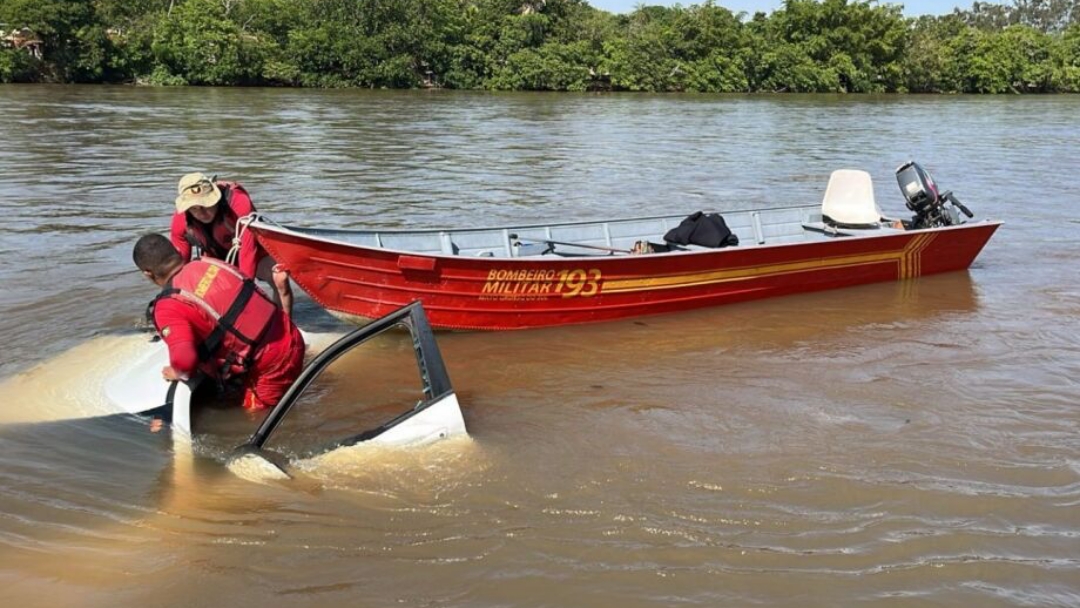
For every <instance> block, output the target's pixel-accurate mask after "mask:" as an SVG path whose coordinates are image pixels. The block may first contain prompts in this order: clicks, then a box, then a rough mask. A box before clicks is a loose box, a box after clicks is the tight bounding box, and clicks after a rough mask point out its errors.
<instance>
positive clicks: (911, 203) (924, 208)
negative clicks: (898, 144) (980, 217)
mask: <svg viewBox="0 0 1080 608" xmlns="http://www.w3.org/2000/svg"><path fill="white" fill-rule="evenodd" d="M896 182H897V183H898V184H899V185H900V191H901V192H903V193H904V199H905V200H906V202H907V208H908V209H911V210H912V211H914V212H915V215H914V217H912V218H911V226H910V227H911V228H913V229H919V228H936V227H939V226H953V225H955V224H959V223H961V220H960V214H959V213H957V209H959V210H960V211H961V212H963V214H964V215H966V216H968V217H969V218H971V217H975V216H974V214H973V213H971V211H970V210H969V209H968V208H967V207H965V206H964V205H963V204H961V203H960V201H959V200H957V199H956V197H955V196H953V193H952V192H948V191H946V192H939V191H938V187H937V184H936V183H934V178H932V177H930V174H929V173H927V172H926V170H925V169H923V168H922V167H920V166H919V164H918V163H916V162H915V161H911V162H908V163H906V164H904V165H901V166H900V168H899V169H897V170H896ZM946 203H948V204H950V205H952V207H946V206H945V205H946Z"/></svg>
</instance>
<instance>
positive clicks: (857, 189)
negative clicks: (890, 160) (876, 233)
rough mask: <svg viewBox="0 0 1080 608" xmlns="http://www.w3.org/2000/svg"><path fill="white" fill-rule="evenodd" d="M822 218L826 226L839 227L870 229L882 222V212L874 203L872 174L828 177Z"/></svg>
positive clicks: (845, 171) (839, 173)
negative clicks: (834, 225)
mask: <svg viewBox="0 0 1080 608" xmlns="http://www.w3.org/2000/svg"><path fill="white" fill-rule="evenodd" d="M821 214H822V215H823V216H825V222H826V223H832V224H836V225H839V226H870V225H875V226H876V225H877V224H879V223H880V222H881V209H880V208H879V207H878V206H877V203H876V202H875V201H874V184H873V181H872V180H871V179H870V174H869V173H867V172H866V171H860V170H858V169H839V170H836V171H833V172H832V175H831V176H829V185H828V186H827V187H826V188H825V198H824V199H823V200H822V201H821Z"/></svg>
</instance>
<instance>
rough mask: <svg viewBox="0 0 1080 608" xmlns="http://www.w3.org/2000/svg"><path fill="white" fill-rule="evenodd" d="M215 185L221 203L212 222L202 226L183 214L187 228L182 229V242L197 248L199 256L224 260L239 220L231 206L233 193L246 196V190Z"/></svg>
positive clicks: (238, 186)
mask: <svg viewBox="0 0 1080 608" xmlns="http://www.w3.org/2000/svg"><path fill="white" fill-rule="evenodd" d="M217 185H218V187H219V188H221V201H220V202H218V205H217V214H216V215H215V216H214V219H213V221H211V222H210V223H209V224H204V223H202V222H200V221H199V220H196V219H195V218H193V217H191V214H190V213H185V214H184V221H185V222H186V223H187V226H186V227H185V228H184V240H186V241H187V242H188V243H190V244H191V246H192V247H198V248H199V251H201V252H202V253H201V254H200V255H201V256H208V257H212V258H217V259H219V260H224V259H225V258H226V257H228V255H229V250H230V249H232V242H233V237H234V236H236V221H237V220H238V219H240V218H239V216H238V215H237V213H236V210H235V209H233V206H232V205H233V203H232V201H233V192H234V191H237V190H238V191H240V192H242V193H243V194H244V195H245V196H247V190H244V187H243V186H241V185H240V184H235V183H232V182H217ZM222 203H224V204H222ZM237 264H239V259H238V260H237Z"/></svg>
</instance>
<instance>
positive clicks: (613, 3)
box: [586, 0, 1004, 17]
mask: <svg viewBox="0 0 1080 608" xmlns="http://www.w3.org/2000/svg"><path fill="white" fill-rule="evenodd" d="M586 1H587V2H588V3H589V5H590V6H593V7H595V8H599V9H603V10H605V11H608V12H612V13H629V12H631V11H633V10H634V7H635V6H637V5H638V4H646V5H655V4H660V5H664V6H671V5H673V4H682V5H683V6H690V5H692V4H702V3H703V2H704V0H682V1H680V2H675V1H674V0H648V1H646V2H641V1H640V0H586ZM991 1H994V0H991ZM996 1H997V2H998V3H1003V2H1004V0H996ZM973 2H974V0H880V1H879V3H881V4H886V3H887V4H903V5H904V15H906V16H908V17H914V16H916V15H944V14H946V13H951V12H952V11H953V9H954V8H964V9H967V8H971V5H972V3H973ZM716 4H717V5H719V6H722V7H724V8H726V9H729V10H730V11H731V12H733V13H738V12H740V11H746V12H747V13H749V14H751V15H752V14H754V13H755V12H757V11H764V12H766V13H770V12H772V11H774V10H776V9H777V8H780V5H781V4H783V0H716Z"/></svg>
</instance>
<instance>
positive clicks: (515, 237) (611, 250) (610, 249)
mask: <svg viewBox="0 0 1080 608" xmlns="http://www.w3.org/2000/svg"><path fill="white" fill-rule="evenodd" d="M509 236H510V239H511V240H514V241H517V242H518V243H536V244H544V245H564V246H566V247H581V248H582V249H596V250H598V251H607V252H608V253H633V252H632V251H630V250H629V249H616V248H615V247H602V246H600V245H585V244H583V243H569V242H566V241H552V240H550V239H530V238H524V239H522V238H518V235H516V234H511V235H509Z"/></svg>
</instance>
